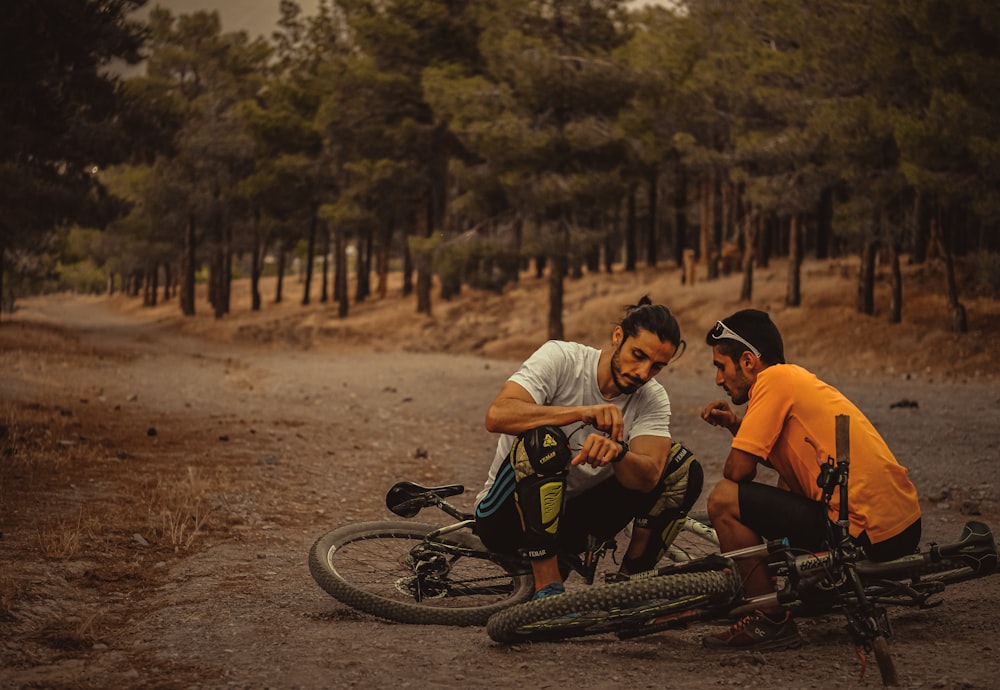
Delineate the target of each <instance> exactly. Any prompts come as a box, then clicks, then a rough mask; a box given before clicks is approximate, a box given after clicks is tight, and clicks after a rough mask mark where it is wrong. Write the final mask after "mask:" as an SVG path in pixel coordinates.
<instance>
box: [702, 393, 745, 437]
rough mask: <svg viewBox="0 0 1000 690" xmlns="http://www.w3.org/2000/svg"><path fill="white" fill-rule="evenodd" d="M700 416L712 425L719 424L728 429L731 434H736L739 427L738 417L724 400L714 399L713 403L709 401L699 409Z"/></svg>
mask: <svg viewBox="0 0 1000 690" xmlns="http://www.w3.org/2000/svg"><path fill="white" fill-rule="evenodd" d="M701 418H702V419H704V420H705V421H706V422H708V423H709V424H711V425H712V426H721V427H723V428H724V429H728V430H729V433H731V434H732V435H733V436H735V435H736V432H737V431H738V430H739V428H740V420H739V418H738V417H737V416H736V413H735V412H733V408H732V407H730V406H729V403H727V402H726V401H725V400H716V401H715V402H713V403H709V404H708V406H707V407H706V408H705V409H704V410H702V411H701Z"/></svg>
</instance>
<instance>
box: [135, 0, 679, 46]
mask: <svg viewBox="0 0 1000 690" xmlns="http://www.w3.org/2000/svg"><path fill="white" fill-rule="evenodd" d="M298 2H299V6H300V7H301V8H302V12H303V13H304V14H307V15H310V14H314V13H315V12H316V8H317V7H318V6H319V0H298ZM668 2H669V0H634V4H635V5H637V6H639V5H656V4H667V3H668ZM278 3H279V0H150V1H149V3H148V4H147V5H146V8H145V9H144V10H143V12H148V10H149V8H152V7H153V6H155V5H159V6H161V7H165V8H167V9H168V10H170V11H171V12H173V13H174V14H175V15H178V14H191V13H192V12H197V11H198V10H218V12H219V18H220V19H221V20H222V31H223V32H227V31H246V32H247V33H248V34H249V35H250V37H251V38H254V37H256V36H261V35H262V36H265V37H267V38H270V37H271V32H272V31H273V30H274V28H275V27H276V26H277V23H278V15H279V13H278Z"/></svg>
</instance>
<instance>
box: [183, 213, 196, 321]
mask: <svg viewBox="0 0 1000 690" xmlns="http://www.w3.org/2000/svg"><path fill="white" fill-rule="evenodd" d="M195 244H196V241H195V219H194V215H191V216H188V222H187V227H186V228H185V229H184V260H183V264H182V269H181V270H182V273H183V276H184V277H183V278H182V281H181V299H180V302H181V313H182V314H184V316H194V274H195Z"/></svg>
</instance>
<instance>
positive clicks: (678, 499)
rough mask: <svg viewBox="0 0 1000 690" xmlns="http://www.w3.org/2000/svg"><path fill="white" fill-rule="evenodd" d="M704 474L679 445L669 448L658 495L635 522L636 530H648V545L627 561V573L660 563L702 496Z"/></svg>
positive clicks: (693, 459)
mask: <svg viewBox="0 0 1000 690" xmlns="http://www.w3.org/2000/svg"><path fill="white" fill-rule="evenodd" d="M704 482H705V472H704V470H703V469H702V467H701V463H699V462H698V460H697V459H696V458H695V457H694V454H693V453H692V452H691V451H690V450H689V449H687V448H686V447H684V446H682V445H681V444H679V443H675V444H674V445H673V447H672V448H671V449H670V458H669V460H668V461H667V465H666V467H665V468H664V469H663V474H662V475H661V477H660V485H659V487H658V489H657V490H658V491H659V492H660V495H659V496H658V497H657V499H656V501H655V502H654V503H653V507H652V508H650V510H649V512H648V513H646V514H645V515H641V516H638V517H637V518H636V520H635V526H636V527H645V528H646V529H648V530H650V531H651V532H652V534H651V535H650V539H649V544H648V546H647V547H646V549H645V551H644V553H642V554H641V555H640V556H639V557H638V558H635V559H628V560H629V562H628V563H627V564H626V566H627V567H628V568H629V572H633V573H636V572H642V571H644V570H650V569H651V568H653V567H655V566H656V564H657V563H659V561H660V559H661V558H663V554H664V553H666V551H667V548H669V546H670V545H671V544H673V543H674V539H676V538H677V534H678V533H679V532H680V531H681V528H682V527H683V526H684V521H685V520H686V519H687V514H688V511H689V510H691V506H693V505H694V504H695V501H697V500H698V496H700V495H701V490H702V486H703V485H704Z"/></svg>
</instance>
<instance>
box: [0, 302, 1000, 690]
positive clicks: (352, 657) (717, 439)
mask: <svg viewBox="0 0 1000 690" xmlns="http://www.w3.org/2000/svg"><path fill="white" fill-rule="evenodd" d="M0 334H2V336H0V338H2V339H0V342H3V345H4V347H3V350H2V351H0V364H2V366H3V371H4V376H3V384H2V386H3V387H2V389H0V405H2V406H3V407H2V409H3V411H4V412H5V415H6V422H5V426H4V433H5V435H6V438H0V442H2V443H4V444H6V447H8V448H14V449H15V451H17V452H12V453H11V454H8V455H9V457H7V458H6V461H7V463H8V464H7V467H6V468H5V470H4V474H3V475H2V476H0V478H2V480H3V483H2V484H0V489H2V493H0V509H2V511H3V512H2V513H0V515H2V524H0V529H2V532H3V534H2V539H0V561H2V563H3V573H2V575H0V594H2V599H0V604H2V606H0V687H3V688H33V687H46V688H63V687H65V688H69V687H86V688H90V687H94V688H97V687H101V688H103V687H136V688H193V687H199V688H222V687H253V688H263V687H268V688H324V687H385V686H392V687H445V686H448V687H484V688H485V687H497V686H500V687H512V686H524V687H541V688H557V687H558V688H561V687H577V688H604V687H609V688H610V687H663V686H666V687H678V688H688V687H690V688H700V687H709V686H711V687H716V686H733V687H762V688H763V687H773V686H778V687H821V688H825V687H831V688H833V687H837V688H842V687H877V686H878V685H879V680H878V673H877V670H876V669H875V668H874V666H872V668H870V669H869V671H868V673H867V674H866V675H865V676H864V678H863V679H862V678H859V673H860V667H859V664H858V661H857V659H856V658H855V656H854V653H853V650H852V649H851V648H850V646H849V644H848V643H847V641H846V637H845V635H844V634H843V633H842V631H841V626H842V621H841V620H840V619H839V618H837V617H830V618H822V619H815V620H809V621H805V622H804V623H803V624H802V626H801V628H802V632H803V635H804V637H806V639H807V640H808V644H807V645H806V646H804V647H803V648H801V649H799V650H793V651H787V652H779V653H772V654H766V655H761V654H729V655H719V654H717V653H710V652H708V651H706V650H704V649H702V648H701V646H700V644H699V637H700V634H701V633H703V632H705V628H698V629H692V630H689V631H684V632H680V633H665V634H660V635H655V636H651V637H649V638H645V639H642V640H640V641H636V642H629V643H619V642H615V641H613V640H611V639H589V640H584V641H578V642H570V643H561V644H539V645H523V646H517V647H503V646H499V645H496V644H494V643H492V642H491V641H490V640H489V638H488V637H487V636H486V634H485V632H484V631H483V630H481V629H450V628H439V627H422V626H403V625H397V624H391V623H385V622H381V621H377V620H375V619H372V618H369V617H367V616H364V615H361V614H358V613H355V612H353V611H351V610H349V609H347V608H345V607H343V606H342V605H340V604H339V603H337V602H336V601H334V600H332V599H331V598H329V597H328V596H327V595H326V594H325V593H324V592H323V591H322V590H320V589H319V587H318V586H316V584H315V583H314V582H313V581H312V579H311V577H310V575H309V572H308V569H307V566H306V557H307V553H308V550H309V547H310V545H311V544H312V542H313V541H314V540H315V538H316V537H317V536H319V534H321V533H322V532H324V531H326V530H329V529H331V528H333V527H335V526H338V525H340V524H343V523H345V522H348V521H357V520H363V519H375V518H381V517H386V516H388V512H387V511H386V510H385V508H384V507H383V504H382V496H383V494H384V491H385V490H386V489H387V488H388V487H389V486H390V485H391V484H392V483H393V482H395V481H396V480H399V479H410V480H413V481H418V482H423V483H428V484H435V483H452V482H458V483H464V484H465V485H466V486H467V487H469V489H470V490H469V492H468V494H467V496H466V497H464V498H466V499H467V500H466V501H465V505H468V501H469V500H471V497H472V495H474V493H475V490H476V489H478V487H479V486H480V484H481V481H482V479H483V476H484V473H485V470H486V468H487V466H488V464H489V459H490V457H491V456H492V450H493V446H494V440H493V438H492V437H491V436H490V435H489V434H487V433H486V432H485V430H484V429H483V425H482V416H483V412H484V411H485V408H486V405H487V404H488V403H489V401H490V399H491V398H492V396H493V394H494V393H495V391H496V390H497V389H498V388H499V386H500V384H501V383H502V382H503V380H505V379H506V377H507V376H508V375H509V373H510V372H511V370H512V369H513V368H514V367H515V366H516V364H517V362H514V361H509V360H497V359H483V358H480V357H471V356H461V355H451V354H448V355H444V354H412V353H398V352H395V353H359V352H358V351H356V349H352V350H351V351H350V352H348V353H338V351H337V350H336V349H335V348H328V349H326V350H323V351H295V352H289V351H280V350H277V349H274V348H271V349H260V348H251V347H247V346H233V345H220V344H215V343H210V342H208V341H205V340H200V339H195V338H192V337H188V336H183V335H179V334H177V333H176V332H173V331H168V330H164V329H163V328H162V327H160V326H157V325H156V324H155V323H150V322H148V321H144V320H141V319H137V318H135V317H132V316H127V315H122V314H117V313H114V312H111V311H109V310H108V309H107V308H106V306H105V304H104V303H103V302H101V301H99V300H91V299H82V298H49V299H45V300H32V301H29V302H28V303H27V305H26V308H25V309H24V310H23V311H22V312H21V313H20V314H19V315H18V316H17V319H16V321H15V323H12V324H6V325H4V326H3V330H0ZM694 349H697V348H694ZM698 354H700V353H698V352H694V353H693V354H692V356H696V355H698ZM662 380H663V382H664V384H665V385H666V386H667V388H668V390H669V392H670V394H671V397H672V400H673V405H674V423H673V426H674V429H675V436H676V437H677V438H681V439H683V440H684V441H685V442H686V443H688V445H689V446H691V447H692V448H694V449H695V450H696V452H697V453H698V455H699V456H700V457H701V458H702V460H703V461H704V463H705V465H706V466H707V468H708V471H709V475H710V477H712V476H717V473H718V471H719V461H720V459H721V457H722V455H723V453H724V451H725V449H726V448H727V443H726V441H727V439H726V438H725V437H723V436H722V435H721V434H720V433H719V432H718V431H717V430H714V429H711V428H709V427H708V426H707V425H704V424H702V423H700V422H698V421H697V411H698V410H699V409H700V408H701V406H702V405H703V404H704V403H705V402H707V401H708V400H711V399H714V398H716V397H718V396H717V391H716V390H715V389H714V386H713V385H712V381H711V378H710V374H708V372H707V368H706V367H703V366H701V365H697V366H695V365H691V366H688V367H686V368H678V369H676V370H674V371H670V372H668V373H666V374H665V375H664V376H663V377H662ZM833 382H834V383H836V384H837V385H839V386H840V387H841V388H842V389H843V390H844V391H845V392H846V393H848V394H849V395H851V396H852V397H853V398H854V399H855V400H856V402H858V404H859V405H860V406H861V407H862V409H864V410H865V411H866V412H868V413H869V414H870V416H871V417H872V419H873V421H874V422H875V423H876V426H878V427H879V428H880V430H881V431H882V432H883V434H884V435H885V436H886V438H887V439H888V440H889V443H890V445H891V446H893V448H894V449H895V450H896V452H897V454H898V455H899V457H900V458H902V459H904V463H905V464H907V465H908V466H909V467H910V469H911V476H912V477H913V478H914V480H915V482H916V483H917V485H918V489H919V490H920V491H921V493H922V496H923V498H924V501H923V506H924V511H925V541H928V540H937V541H950V540H952V539H953V538H954V537H956V536H957V535H958V532H959V529H960V526H961V524H962V523H963V522H964V521H965V520H966V519H968V518H969V517H970V514H971V515H975V517H976V519H981V520H984V521H986V522H988V523H990V524H992V525H994V526H995V527H996V526H998V525H1000V519H998V503H997V499H998V495H997V490H998V489H997V487H998V482H997V479H998V477H1000V470H998V466H997V461H998V455H1000V393H998V391H997V389H996V386H995V384H977V383H930V382H921V381H918V380H913V381H907V380H893V381H891V382H890V381H887V380H886V379H884V378H882V379H873V378H872V377H865V378H848V377H843V378H841V379H839V380H834V381H833ZM903 399H907V400H915V401H918V403H919V406H918V407H893V403H896V402H898V401H900V400H903ZM33 420H34V421H33ZM43 422H44V423H43ZM33 424H34V426H32V425H33ZM42 427H44V429H45V430H46V431H45V433H43V434H40V435H38V436H37V438H36V436H33V435H32V434H35V433H36V432H37V430H38V428H42ZM19 434H21V436H20V437H19ZM22 440H23V441H24V443H23V444H22V445H23V446H25V447H27V446H30V445H31V443H34V444H35V446H36V447H37V448H38V449H41V450H46V451H47V452H49V453H50V454H51V457H53V458H54V459H53V461H52V465H51V467H43V466H40V465H38V464H37V463H36V464H18V462H19V458H21V457H22V456H21V454H20V451H19V450H17V449H19V448H20V447H21V446H20V445H18V444H19V443H20V441H22ZM46 444H48V445H46ZM59 453H62V454H63V455H61V456H60V455H58V454H59ZM459 502H460V503H461V502H462V501H461V500H460V501H459ZM116 507H117V510H116ZM178 516H179V517H178ZM192 520H194V522H195V523H196V524H197V526H198V531H197V533H194V534H192V532H191V530H192V527H191V525H192ZM67 533H69V536H66V535H67ZM60 535H62V536H61V537H60ZM74 535H75V536H74ZM74 539H75V542H76V543H75V545H74V544H73V543H69V542H72V541H73V540H74ZM998 605H1000V577H996V576H994V577H991V578H987V579H986V580H982V581H979V582H977V583H975V584H973V585H967V586H964V587H957V588H954V589H953V590H949V592H948V595H947V598H946V600H945V603H944V605H943V606H941V607H939V608H936V609H932V610H927V611H912V612H911V611H895V612H893V614H892V620H893V622H894V625H895V630H896V635H897V638H896V641H895V644H894V645H893V650H894V653H895V655H896V658H897V665H898V667H899V669H900V675H901V678H902V679H903V680H904V682H905V683H906V684H907V685H908V686H910V687H925V688H980V687H981V688H988V687H996V682H997V680H996V679H997V678H998V677H1000V653H998V651H997V642H996V640H997V639H998V635H1000V623H998V619H997V616H996V611H997V608H998Z"/></svg>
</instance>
